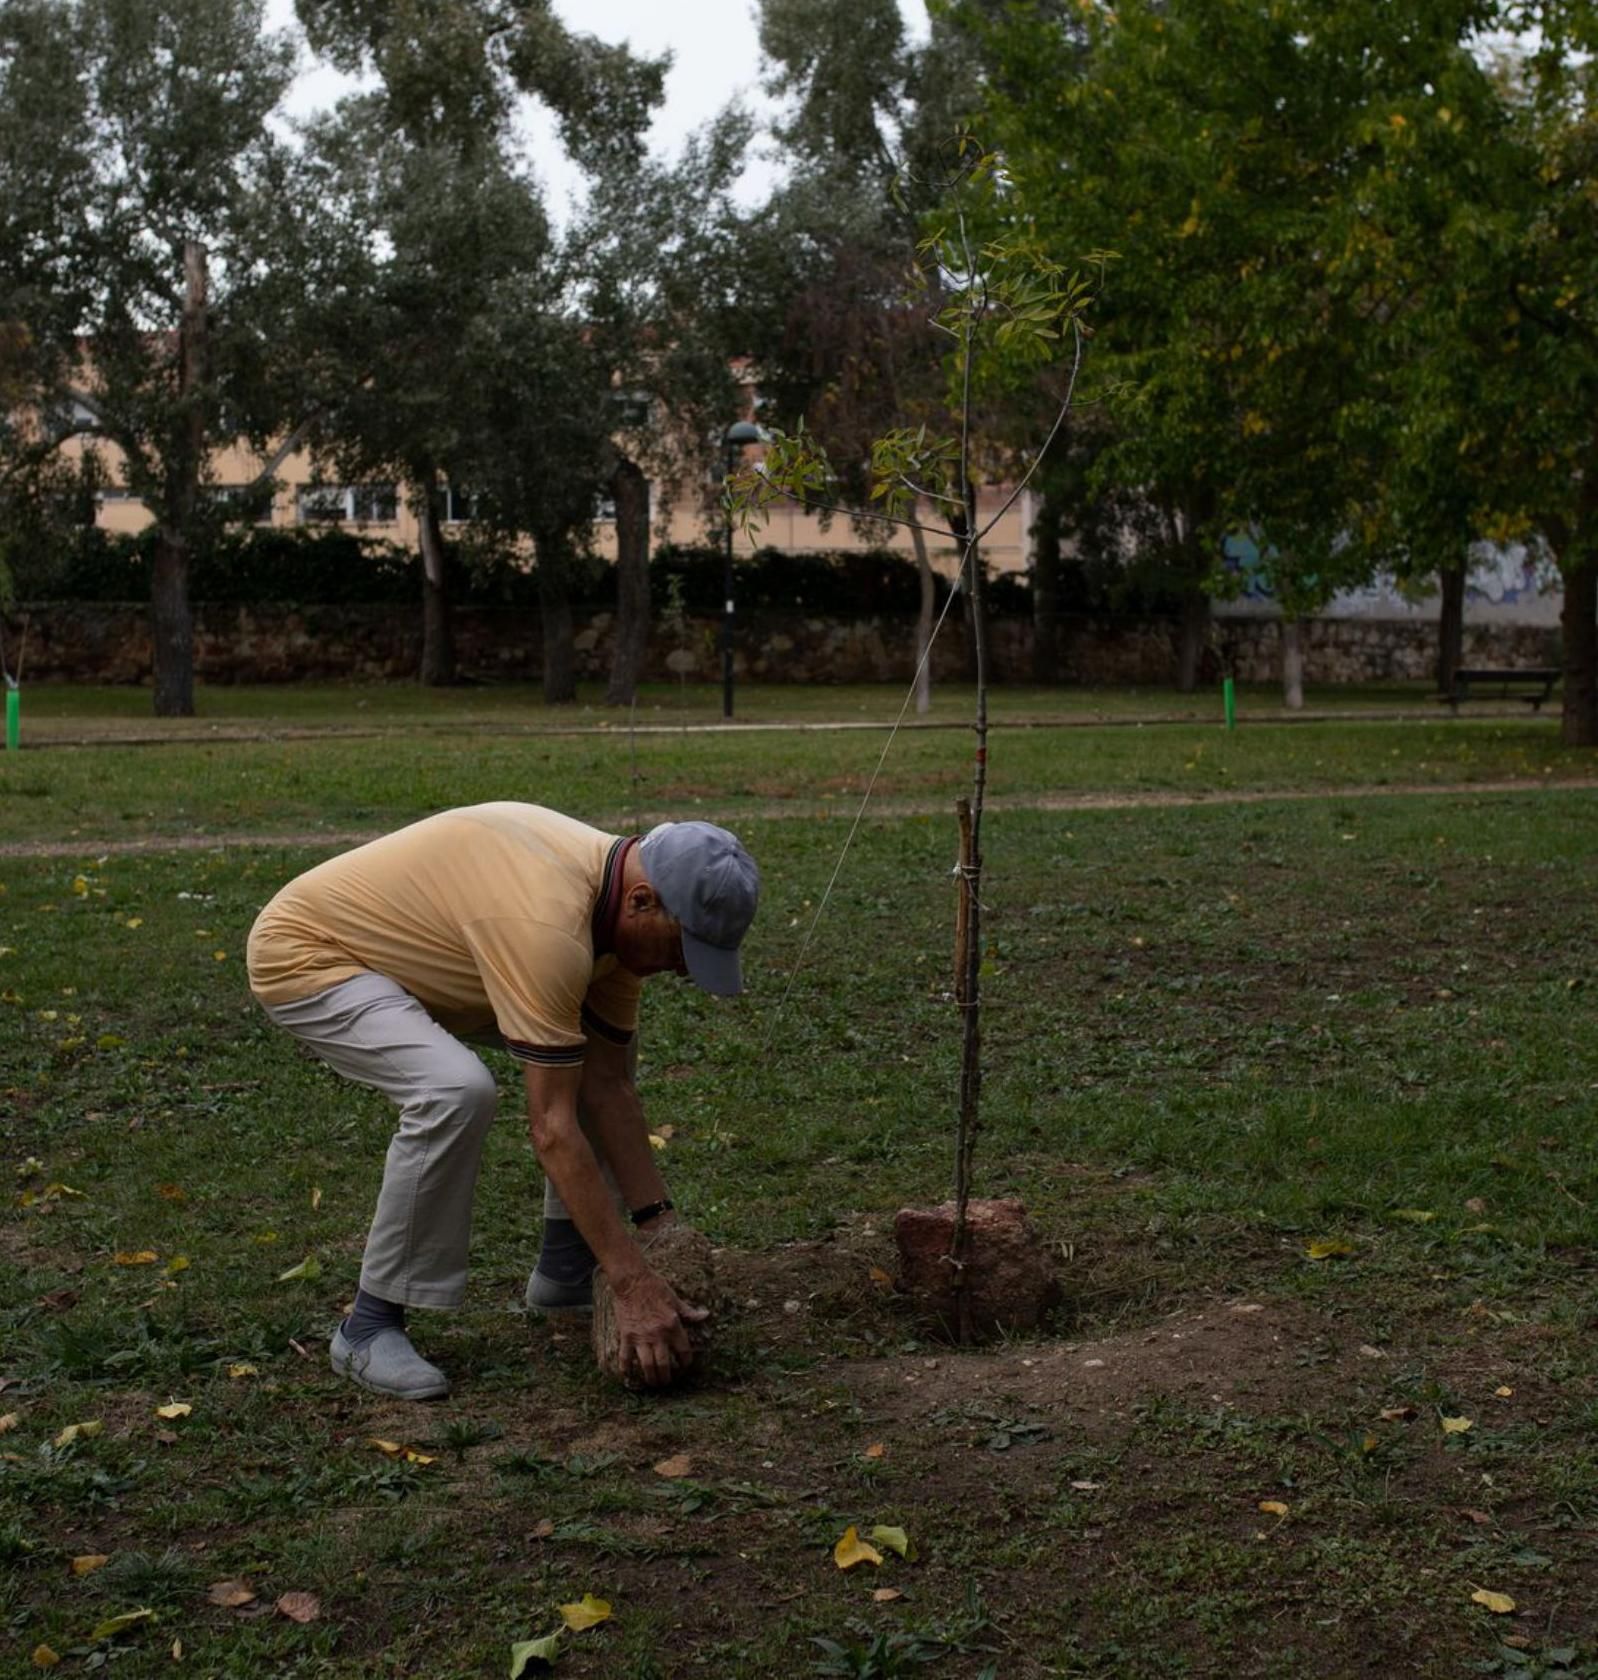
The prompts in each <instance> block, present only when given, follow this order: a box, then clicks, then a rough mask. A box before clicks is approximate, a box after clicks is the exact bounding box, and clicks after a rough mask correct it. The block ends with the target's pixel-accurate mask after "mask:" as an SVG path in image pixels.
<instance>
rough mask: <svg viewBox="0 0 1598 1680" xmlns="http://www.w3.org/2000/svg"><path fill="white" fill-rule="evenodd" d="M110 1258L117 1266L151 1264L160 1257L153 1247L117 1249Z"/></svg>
mask: <svg viewBox="0 0 1598 1680" xmlns="http://www.w3.org/2000/svg"><path fill="white" fill-rule="evenodd" d="M111 1258H112V1259H113V1260H114V1261H115V1262H116V1263H117V1265H119V1266H153V1265H154V1264H155V1263H156V1261H157V1260H159V1259H160V1258H161V1256H160V1255H159V1254H157V1253H156V1251H155V1250H154V1249H153V1248H141V1249H136V1250H130V1249H125V1248H124V1249H118V1250H117V1252H116V1253H115V1254H113V1255H112V1256H111Z"/></svg>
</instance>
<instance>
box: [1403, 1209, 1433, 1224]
mask: <svg viewBox="0 0 1598 1680" xmlns="http://www.w3.org/2000/svg"><path fill="white" fill-rule="evenodd" d="M1436 1217H1437V1215H1436V1214H1435V1213H1432V1212H1431V1211H1430V1210H1429V1209H1427V1208H1394V1209H1393V1218H1394V1219H1407V1220H1408V1221H1409V1222H1410V1224H1412V1225H1430V1224H1431V1222H1432V1221H1433V1220H1434V1219H1435V1218H1436Z"/></svg>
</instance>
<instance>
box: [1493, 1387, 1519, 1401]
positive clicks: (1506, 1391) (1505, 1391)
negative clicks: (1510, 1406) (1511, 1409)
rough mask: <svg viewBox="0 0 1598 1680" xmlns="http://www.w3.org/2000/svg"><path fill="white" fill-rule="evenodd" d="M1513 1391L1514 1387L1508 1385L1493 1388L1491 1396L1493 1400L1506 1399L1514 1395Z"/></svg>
mask: <svg viewBox="0 0 1598 1680" xmlns="http://www.w3.org/2000/svg"><path fill="white" fill-rule="evenodd" d="M1514 1392H1515V1391H1514V1389H1512V1388H1509V1387H1503V1388H1495V1389H1494V1390H1493V1398H1494V1399H1495V1400H1508V1399H1510V1398H1511V1397H1512V1396H1513V1395H1514Z"/></svg>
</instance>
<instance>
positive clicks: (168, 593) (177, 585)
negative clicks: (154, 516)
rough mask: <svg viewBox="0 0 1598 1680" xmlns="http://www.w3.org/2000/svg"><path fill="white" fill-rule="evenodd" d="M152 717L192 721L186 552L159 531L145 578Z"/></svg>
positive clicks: (171, 534) (175, 536) (172, 534)
mask: <svg viewBox="0 0 1598 1680" xmlns="http://www.w3.org/2000/svg"><path fill="white" fill-rule="evenodd" d="M150 620H151V641H152V651H153V653H154V655H155V715H156V716H157V717H193V716H194V615H193V613H192V612H191V611H190V610H189V547H188V544H187V543H186V542H185V541H184V539H183V537H182V535H181V534H180V533H179V532H177V531H174V530H172V529H171V528H170V527H168V526H166V525H163V526H162V527H161V529H160V530H159V531H158V532H157V534H156V539H155V566H154V570H153V573H152V575H151V578H150Z"/></svg>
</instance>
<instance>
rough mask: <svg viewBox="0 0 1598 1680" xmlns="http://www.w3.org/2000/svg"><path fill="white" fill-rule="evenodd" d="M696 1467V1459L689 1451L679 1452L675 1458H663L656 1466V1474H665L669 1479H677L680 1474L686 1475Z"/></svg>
mask: <svg viewBox="0 0 1598 1680" xmlns="http://www.w3.org/2000/svg"><path fill="white" fill-rule="evenodd" d="M693 1467H694V1461H693V1460H692V1459H691V1458H690V1457H689V1456H688V1454H687V1453H678V1454H677V1455H676V1457H675V1458H663V1459H661V1461H660V1463H659V1464H657V1465H656V1466H655V1474H656V1475H657V1476H664V1477H666V1479H667V1480H668V1481H676V1480H677V1479H678V1477H680V1476H686V1475H687V1474H688V1473H689V1472H690V1471H691V1470H692V1469H693Z"/></svg>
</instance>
